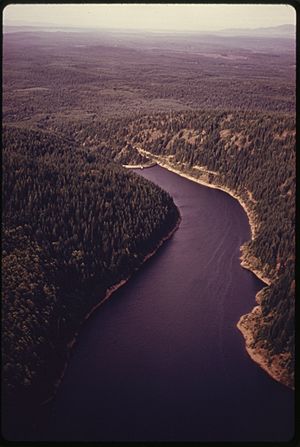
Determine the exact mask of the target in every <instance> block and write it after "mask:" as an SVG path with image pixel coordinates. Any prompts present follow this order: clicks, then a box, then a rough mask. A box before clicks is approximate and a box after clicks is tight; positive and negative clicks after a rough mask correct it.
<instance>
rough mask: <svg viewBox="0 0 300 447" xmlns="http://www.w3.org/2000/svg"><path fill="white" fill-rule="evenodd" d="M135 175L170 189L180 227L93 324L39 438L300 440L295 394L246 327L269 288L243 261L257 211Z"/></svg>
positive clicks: (191, 187)
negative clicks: (247, 336)
mask: <svg viewBox="0 0 300 447" xmlns="http://www.w3.org/2000/svg"><path fill="white" fill-rule="evenodd" d="M136 172H137V173H138V174H139V175H142V176H144V177H146V178H147V179H149V180H151V181H153V182H154V183H156V184H158V185H159V186H161V187H162V188H163V189H165V190H166V191H168V192H169V193H170V194H171V196H172V197H173V198H174V202H175V204H176V205H177V207H178V208H179V211H180V214H181V217H182V221H181V224H180V227H179V229H178V230H177V231H176V233H175V234H174V235H173V237H172V238H171V239H170V240H169V241H167V242H166V243H165V244H164V245H163V246H162V247H161V248H160V249H159V251H158V252H157V254H156V255H155V256H153V257H152V258H151V259H150V260H148V261H147V262H146V263H145V265H144V266H143V267H142V268H141V269H140V271H139V272H137V273H136V274H135V275H134V276H133V277H132V278H131V279H130V281H129V282H128V283H127V284H126V285H125V286H123V287H122V288H121V289H119V290H118V291H117V292H116V293H115V294H113V296H112V297H111V299H110V300H108V301H107V302H105V303H104V304H103V306H101V307H100V308H99V309H98V310H97V311H96V312H95V313H94V314H93V315H92V316H91V317H90V319H89V320H88V321H87V322H86V323H85V325H84V326H83V327H82V329H81V332H80V335H79V337H78V342H77V344H76V345H75V347H74V350H73V354H72V356H71V359H70V363H69V366H68V369H67V371H66V374H65V376H64V379H63V381H62V383H61V386H60V387H59V389H58V392H57V395H56V397H55V399H54V400H53V401H52V403H51V404H50V405H49V408H48V411H49V414H48V416H47V420H46V422H45V423H44V424H43V425H42V427H41V428H40V433H39V435H38V438H39V440H49V441H51V440H57V441H199V442H201V441H203V442H204V441H239V442H243V441H273V442H274V441H288V440H290V439H291V438H292V437H293V433H294V421H293V416H294V402H293V392H292V391H291V390H289V389H288V388H286V387H284V386H283V385H281V384H279V383H277V382H275V381H274V380H273V379H271V378H270V377H269V376H268V375H267V374H266V373H265V372H264V371H263V370H262V369H261V368H260V367H259V366H257V365H256V364H255V363H254V362H253V361H252V360H251V359H250V357H249V356H248V354H247V352H246V350H245V343H244V339H243V337H242V335H241V333H240V332H239V331H238V329H237V328H236V324H237V322H238V320H239V318H240V316H241V315H243V314H245V313H247V312H249V311H250V310H251V309H252V308H253V307H254V305H255V294H256V293H257V292H258V290H260V289H261V288H262V287H263V283H262V282H261V281H259V280H258V279H257V278H256V277H255V276H254V275H253V274H252V273H251V272H249V271H247V270H244V269H243V268H241V266H240V263H239V255H240V246H241V244H242V243H243V242H245V241H247V240H249V239H250V227H249V222H248V219H247V215H246V214H245V212H244V210H243V209H242V207H241V206H240V204H239V203H238V201H236V200H235V199H233V198H232V197H230V196H229V195H228V194H226V193H224V192H222V191H219V190H216V189H211V188H207V187H205V186H202V185H199V184H196V183H194V182H191V181H189V180H187V179H185V178H183V177H180V176H178V175H176V174H174V173H172V172H169V171H167V170H165V169H163V168H161V167H159V166H155V167H152V168H149V169H143V170H136Z"/></svg>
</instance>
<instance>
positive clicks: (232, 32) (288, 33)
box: [215, 24, 296, 38]
mask: <svg viewBox="0 0 300 447" xmlns="http://www.w3.org/2000/svg"><path fill="white" fill-rule="evenodd" d="M215 34H219V35H220V34H222V35H224V36H249V37H250V36H251V37H258V36H261V37H290V38H294V37H295V35H296V27H295V25H292V24H286V25H280V26H270V27H267V28H252V29H251V28H235V29H234V28H231V29H224V30H221V31H217V32H215Z"/></svg>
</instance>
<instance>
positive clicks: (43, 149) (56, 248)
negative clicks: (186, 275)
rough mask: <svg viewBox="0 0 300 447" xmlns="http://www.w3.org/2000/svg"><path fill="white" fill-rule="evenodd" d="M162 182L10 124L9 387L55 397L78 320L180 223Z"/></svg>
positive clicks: (35, 396)
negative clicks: (147, 178)
mask: <svg viewBox="0 0 300 447" xmlns="http://www.w3.org/2000/svg"><path fill="white" fill-rule="evenodd" d="M178 219H179V213H178V211H177V208H176V207H175V205H174V203H173V199H172V198H171V197H170V196H169V195H168V194H167V193H165V192H164V191H162V190H161V189H160V188H159V187H157V186H156V185H154V184H152V183H150V182H148V181H146V180H145V179H143V178H140V177H139V176H137V175H135V174H134V173H132V172H128V171H126V170H124V169H123V168H121V167H118V166H117V165H116V164H115V163H112V162H110V161H109V159H107V158H105V157H104V156H103V155H102V154H101V153H89V151H88V150H81V149H77V147H76V146H75V145H74V143H73V142H72V141H71V140H68V139H63V138H59V137H56V136H55V135H53V134H51V133H49V132H42V131H34V130H30V129H26V128H16V127H13V126H12V127H10V126H8V127H4V133H3V259H2V279H3V313H2V315H3V357H2V359H3V362H2V364H3V383H4V387H3V391H4V394H5V396H6V398H7V399H6V403H8V402H11V403H13V401H14V397H17V398H18V400H20V399H21V400H22V397H23V398H24V400H26V399H28V398H29V396H30V399H31V400H36V401H37V402H40V401H42V400H44V399H45V398H47V397H48V396H49V393H51V391H52V389H53V383H54V381H55V380H56V379H57V378H58V376H59V374H60V373H61V368H62V365H63V363H64V361H65V358H66V347H67V344H68V342H70V340H71V339H72V338H73V336H74V332H75V331H77V330H78V325H79V323H80V322H81V321H82V319H83V318H84V316H85V314H86V313H87V312H89V310H90V309H91V307H93V306H94V305H95V304H96V303H98V302H99V301H100V300H101V299H102V298H103V297H104V296H105V293H106V291H107V289H109V288H110V287H111V286H112V285H113V284H116V283H118V282H120V281H122V280H124V279H126V278H128V276H130V274H132V272H133V271H134V270H135V269H137V268H138V267H139V266H140V265H141V263H142V262H143V259H144V258H145V257H146V256H147V255H148V254H149V253H150V252H151V251H153V250H154V249H155V248H156V246H157V245H158V243H159V242H160V240H161V239H162V238H163V237H165V236H166V235H167V234H168V233H169V232H170V231H171V230H172V229H173V228H174V227H175V225H176V223H177V221H178Z"/></svg>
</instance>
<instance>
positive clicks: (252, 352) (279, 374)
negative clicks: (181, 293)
mask: <svg viewBox="0 0 300 447" xmlns="http://www.w3.org/2000/svg"><path fill="white" fill-rule="evenodd" d="M139 151H140V152H141V153H144V154H147V155H149V156H152V157H154V159H155V160H156V162H157V164H158V165H159V166H161V167H162V168H164V169H167V170H168V171H170V172H174V173H175V174H178V175H180V176H181V177H184V178H186V179H188V180H191V181H193V182H195V183H198V184H200V185H203V186H207V187H209V188H213V189H219V190H221V191H223V192H226V193H227V194H229V195H230V196H231V197H233V198H234V199H236V200H237V201H238V202H239V203H240V205H241V206H242V208H243V209H244V211H245V213H246V214H247V217H248V221H249V225H250V230H251V240H252V241H253V240H254V239H255V236H256V231H257V228H258V223H257V222H256V221H255V216H254V215H253V211H251V210H249V208H248V207H247V204H246V203H245V201H244V200H243V199H242V198H241V197H239V196H238V195H237V194H236V193H235V192H234V191H232V190H230V189H229V188H227V187H226V186H219V185H216V184H212V183H209V182H207V181H205V180H203V179H198V178H195V177H192V176H191V175H190V174H187V173H185V172H182V171H179V170H178V169H176V168H175V167H173V166H170V165H169V164H168V162H167V161H166V160H161V158H160V157H158V156H155V155H154V156H153V155H152V154H151V153H150V152H148V151H145V150H143V149H139ZM203 173H206V171H204V170H203ZM243 250H244V251H243ZM241 251H242V254H241V256H240V265H241V267H242V268H245V269H247V270H249V271H251V272H252V273H253V274H254V275H255V276H256V277H257V278H258V279H259V280H260V281H262V282H263V283H264V284H265V286H264V287H263V288H262V289H261V290H259V291H258V292H257V294H256V295H255V302H256V303H257V304H256V305H255V306H254V308H253V309H252V310H251V311H250V312H249V313H247V314H245V315H242V316H241V317H240V319H239V321H238V322H237V324H236V327H237V329H238V330H239V331H240V332H241V334H242V336H243V337H244V340H245V348H246V351H247V353H248V355H249V357H250V358H251V359H252V360H253V361H254V362H255V363H256V364H258V365H259V366H260V367H261V368H262V369H263V370H264V371H265V372H266V373H267V374H268V375H269V376H270V377H271V378H272V379H274V380H276V381H277V382H279V383H281V384H283V385H285V386H287V387H288V388H291V389H294V387H293V385H292V384H291V383H290V380H289V378H288V377H287V376H286V374H285V370H284V368H283V367H281V366H280V360H284V359H285V356H284V354H279V355H273V356H270V354H269V352H268V350H267V349H263V348H261V347H256V348H252V347H251V342H252V341H253V329H254V327H255V325H256V324H257V319H258V317H259V315H261V306H260V294H261V292H262V291H264V290H265V289H266V288H267V287H268V286H270V285H271V284H272V282H273V280H274V279H273V280H272V279H271V278H270V277H268V276H266V275H265V274H264V272H262V271H261V270H260V269H258V268H257V267H256V266H254V265H253V264H252V263H251V262H250V261H249V260H247V259H245V257H246V256H245V247H244V245H242V246H241Z"/></svg>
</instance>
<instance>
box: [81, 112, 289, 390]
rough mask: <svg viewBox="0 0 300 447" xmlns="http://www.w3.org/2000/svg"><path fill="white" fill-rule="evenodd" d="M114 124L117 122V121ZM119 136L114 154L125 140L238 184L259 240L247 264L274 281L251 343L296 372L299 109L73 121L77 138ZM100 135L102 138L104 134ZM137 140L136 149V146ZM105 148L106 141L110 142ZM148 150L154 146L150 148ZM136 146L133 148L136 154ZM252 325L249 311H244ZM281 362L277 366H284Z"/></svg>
mask: <svg viewBox="0 0 300 447" xmlns="http://www.w3.org/2000/svg"><path fill="white" fill-rule="evenodd" d="M114 126H115V127H114ZM112 132H113V133H114V135H115V140H114V145H113V149H112V153H111V156H112V157H114V159H115V160H118V157H119V155H118V154H119V153H120V152H122V151H123V150H124V148H126V151H127V154H128V157H129V158H127V162H128V163H131V164H134V163H138V160H139V159H138V158H137V156H136V154H141V155H142V156H144V157H146V156H147V155H148V156H149V157H151V155H149V153H150V154H152V155H153V157H152V158H153V159H154V160H155V157H158V159H160V160H161V161H163V162H164V163H167V164H169V165H170V166H173V167H175V168H176V169H177V170H179V171H181V172H185V173H187V174H189V175H191V176H192V177H193V178H196V179H197V178H199V179H203V180H205V181H207V182H209V183H212V184H216V185H219V186H225V187H227V188H229V189H230V190H232V191H234V192H235V193H236V194H237V195H238V196H239V197H241V199H242V200H243V201H244V202H245V204H246V205H247V208H248V209H249V210H250V211H251V213H252V214H253V215H254V216H255V222H256V228H255V237H254V239H253V240H251V241H249V242H248V243H246V244H245V245H244V246H243V248H242V258H243V264H244V265H245V266H251V268H252V269H253V270H258V271H260V272H261V275H262V276H263V277H265V278H268V280H269V281H270V282H271V283H272V284H271V286H270V287H267V288H266V289H265V290H264V291H263V293H261V294H260V295H259V300H260V303H259V304H260V306H261V314H260V315H259V316H258V315H257V314H256V315H255V318H254V316H253V315H251V314H250V315H249V317H248V326H249V327H248V330H250V331H251V333H252V334H253V341H252V343H251V348H252V349H255V350H256V351H257V352H260V353H261V355H263V356H264V357H265V358H266V361H267V363H268V364H269V366H272V363H274V367H275V366H276V365H277V366H278V365H279V367H280V369H281V373H280V374H281V375H282V377H280V378H279V379H280V381H282V382H283V383H286V384H288V385H290V386H292V384H293V373H294V305H295V302H294V300H295V296H294V292H295V272H294V264H295V228H294V227H295V120H294V117H293V115H292V114H274V113H271V114H267V113H264V112H260V113H253V112H239V111H234V110H231V111H223V112H219V111H209V112H207V111H198V112H185V113H183V112H181V113H174V112H173V113H169V114H164V113H161V114H155V115H150V116H149V115H147V116H140V117H138V118H137V119H135V120H132V119H130V118H124V119H123V120H119V121H116V120H115V121H114V123H110V125H109V126H108V128H107V127H103V126H102V125H101V124H99V126H97V125H95V124H94V123H93V124H92V125H91V126H90V127H88V126H87V127H85V129H84V130H83V129H78V131H76V128H75V127H74V128H73V135H74V136H75V139H76V140H77V142H78V144H83V145H85V144H87V142H89V144H91V145H92V146H97V143H98V144H101V147H102V148H107V147H108V145H109V135H110V134H111V133H112ZM97 138H99V139H98V140H97ZM131 148H132V151H131V152H130V150H131ZM104 150H105V149H104ZM143 150H144V151H147V152H148V154H146V153H145V152H143ZM130 153H131V154H132V156H131V158H130ZM244 323H245V326H246V327H247V316H246V318H245V319H244ZM277 366H276V367H277Z"/></svg>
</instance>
